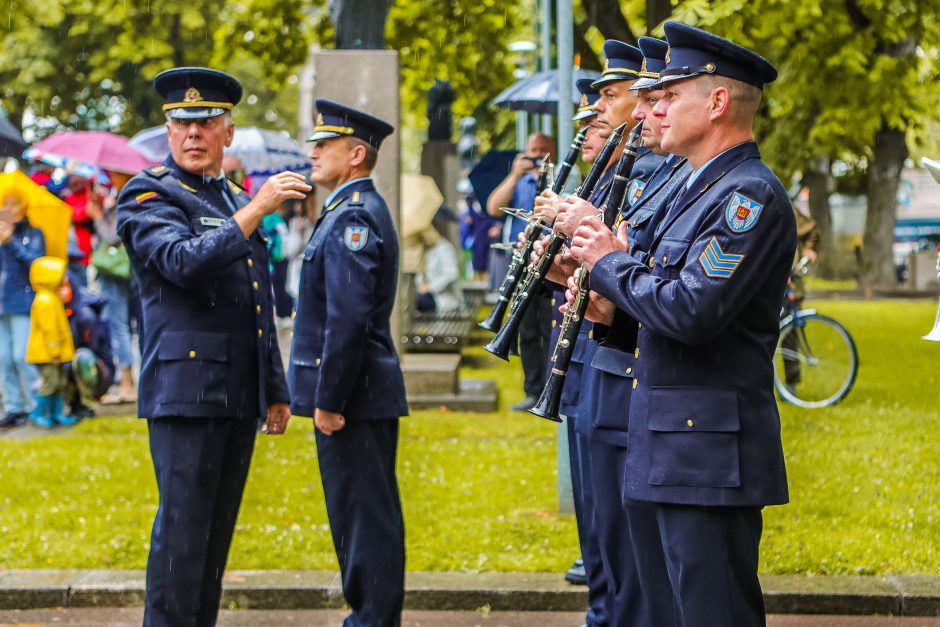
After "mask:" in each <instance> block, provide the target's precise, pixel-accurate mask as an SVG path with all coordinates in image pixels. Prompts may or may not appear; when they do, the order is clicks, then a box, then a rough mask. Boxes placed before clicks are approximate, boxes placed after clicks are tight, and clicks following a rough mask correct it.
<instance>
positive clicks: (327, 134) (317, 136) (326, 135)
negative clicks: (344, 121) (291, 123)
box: [307, 131, 352, 142]
mask: <svg viewBox="0 0 940 627" xmlns="http://www.w3.org/2000/svg"><path fill="white" fill-rule="evenodd" d="M334 137H352V135H343V134H342V133H334V132H332V131H317V132H316V133H314V134H313V135H311V136H310V137H308V138H307V141H308V142H318V141H320V140H321V139H332V138H334Z"/></svg>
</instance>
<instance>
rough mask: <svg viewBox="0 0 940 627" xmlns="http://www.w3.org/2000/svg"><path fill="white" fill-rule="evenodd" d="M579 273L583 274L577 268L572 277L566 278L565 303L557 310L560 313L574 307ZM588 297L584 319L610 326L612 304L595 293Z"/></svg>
mask: <svg viewBox="0 0 940 627" xmlns="http://www.w3.org/2000/svg"><path fill="white" fill-rule="evenodd" d="M581 272H583V270H582V269H581V268H578V269H577V270H575V272H574V274H572V276H570V277H568V283H567V289H566V290H565V302H564V304H563V305H562V306H561V307H560V308H559V311H561V313H565V312H566V311H567V310H568V307H573V306H574V299H575V298H576V297H577V295H578V276H579V275H580V273H581ZM588 296H589V300H588V306H587V311H585V313H584V317H585V318H587V319H588V320H590V321H591V322H599V323H601V324H606V325H608V326H609V325H610V324H612V323H613V321H614V310H615V309H616V307H615V306H614V304H613V303H612V302H611V301H609V300H607V299H606V298H604V297H603V296H601V295H600V294H598V293H597V292H588Z"/></svg>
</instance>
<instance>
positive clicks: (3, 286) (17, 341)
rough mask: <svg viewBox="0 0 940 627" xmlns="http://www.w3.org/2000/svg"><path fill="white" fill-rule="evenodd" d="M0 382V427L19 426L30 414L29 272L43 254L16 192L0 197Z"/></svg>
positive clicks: (33, 373) (35, 376) (34, 376)
mask: <svg viewBox="0 0 940 627" xmlns="http://www.w3.org/2000/svg"><path fill="white" fill-rule="evenodd" d="M0 203H2V204H0V377H2V391H3V406H4V410H5V413H4V415H3V417H0V426H3V427H10V426H13V425H17V424H25V423H26V418H27V416H28V415H29V412H30V410H31V409H32V403H33V388H35V387H36V385H37V384H38V381H39V371H38V370H37V369H36V366H34V365H33V364H30V363H27V362H26V340H27V339H28V338H29V311H30V308H31V307H32V305H33V297H34V296H35V292H34V291H33V288H32V287H31V286H30V283H29V267H30V266H31V265H32V263H33V262H34V261H36V260H37V259H39V258H40V257H42V256H43V255H45V254H46V240H45V238H44V237H43V235H42V231H40V230H39V229H37V228H36V227H34V226H33V225H32V224H30V223H29V219H28V218H27V217H26V210H27V209H28V206H29V200H28V199H27V197H26V195H25V194H23V193H22V192H20V191H19V190H16V189H10V190H8V191H7V192H6V193H5V194H4V197H3V198H0Z"/></svg>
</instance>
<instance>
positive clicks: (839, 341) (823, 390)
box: [774, 313, 858, 409]
mask: <svg viewBox="0 0 940 627" xmlns="http://www.w3.org/2000/svg"><path fill="white" fill-rule="evenodd" d="M857 374H858V351H856V349H855V342H853V341H852V336H851V335H849V332H848V331H847V330H846V329H845V327H843V326H842V325H841V324H839V323H838V322H836V321H835V320H833V319H832V318H829V317H828V316H823V315H820V314H817V313H811V314H806V315H798V316H796V317H794V318H793V319H792V320H790V322H788V323H787V324H786V325H785V326H784V327H783V328H782V329H780V340H779V341H778V342H777V352H776V354H775V355H774V386H775V387H776V388H777V393H779V394H780V396H781V398H783V400H785V401H788V402H790V403H793V404H794V405H797V406H799V407H805V408H807V409H815V408H817V407H828V406H829V405H835V404H836V403H838V402H839V401H841V400H842V399H843V398H845V396H846V395H847V394H848V393H849V391H850V390H851V389H852V385H853V384H854V383H855V377H856V375H857Z"/></svg>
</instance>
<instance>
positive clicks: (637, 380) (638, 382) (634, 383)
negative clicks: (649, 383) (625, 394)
mask: <svg viewBox="0 0 940 627" xmlns="http://www.w3.org/2000/svg"><path fill="white" fill-rule="evenodd" d="M638 385H640V380H639V379H634V380H633V389H634V390H635V389H636V386H638Z"/></svg>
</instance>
